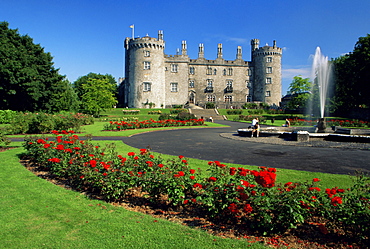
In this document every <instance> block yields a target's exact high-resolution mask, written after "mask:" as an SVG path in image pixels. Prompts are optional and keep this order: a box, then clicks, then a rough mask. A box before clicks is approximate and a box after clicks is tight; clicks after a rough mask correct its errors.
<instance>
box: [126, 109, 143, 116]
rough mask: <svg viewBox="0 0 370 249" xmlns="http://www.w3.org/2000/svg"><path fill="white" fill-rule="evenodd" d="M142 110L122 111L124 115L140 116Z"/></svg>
mask: <svg viewBox="0 0 370 249" xmlns="http://www.w3.org/2000/svg"><path fill="white" fill-rule="evenodd" d="M139 113H140V110H122V114H123V115H138V114H139Z"/></svg>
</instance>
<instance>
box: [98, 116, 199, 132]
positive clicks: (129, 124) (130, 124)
mask: <svg viewBox="0 0 370 249" xmlns="http://www.w3.org/2000/svg"><path fill="white" fill-rule="evenodd" d="M199 125H204V120H203V119H190V120H186V121H182V120H173V119H167V120H159V121H156V120H153V119H149V120H144V121H110V122H109V124H107V125H105V126H104V130H108V131H122V130H128V129H143V128H158V127H178V126H199Z"/></svg>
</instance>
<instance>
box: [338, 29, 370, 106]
mask: <svg viewBox="0 0 370 249" xmlns="http://www.w3.org/2000/svg"><path fill="white" fill-rule="evenodd" d="M333 63H334V66H335V69H334V70H335V78H336V86H335V90H336V92H335V97H334V98H333V100H332V107H333V109H334V110H339V111H342V112H348V111H350V110H351V109H353V108H358V107H367V108H369V107H370V98H369V92H370V34H367V36H365V37H360V38H359V39H358V41H357V43H356V44H355V47H354V50H353V52H351V53H349V54H346V55H342V56H340V57H338V58H336V59H334V60H333Z"/></svg>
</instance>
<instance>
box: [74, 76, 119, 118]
mask: <svg viewBox="0 0 370 249" xmlns="http://www.w3.org/2000/svg"><path fill="white" fill-rule="evenodd" d="M113 87H114V86H112V84H111V83H110V82H109V80H108V79H107V78H105V79H88V80H87V82H86V83H83V84H82V85H81V90H82V92H83V94H82V96H81V107H82V109H83V111H84V112H85V113H88V114H91V115H94V116H99V115H100V112H101V111H104V110H105V109H108V108H112V107H113V106H114V105H116V104H117V99H116V98H115V96H114V94H113V93H112V91H113V90H112V88H113Z"/></svg>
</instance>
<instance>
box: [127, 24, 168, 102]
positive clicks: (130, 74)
mask: <svg viewBox="0 0 370 249" xmlns="http://www.w3.org/2000/svg"><path fill="white" fill-rule="evenodd" d="M164 45H165V42H164V40H163V31H159V32H158V39H156V38H152V37H149V36H145V37H143V38H134V39H133V38H126V40H125V50H126V57H125V60H126V62H125V75H126V80H125V89H124V91H125V96H124V99H125V100H124V101H125V103H124V104H125V106H128V107H136V108H138V107H145V106H146V105H145V104H149V103H152V104H155V106H161V105H164V104H165V85H164V82H165V72H164V70H163V69H164V67H165V65H164Z"/></svg>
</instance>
